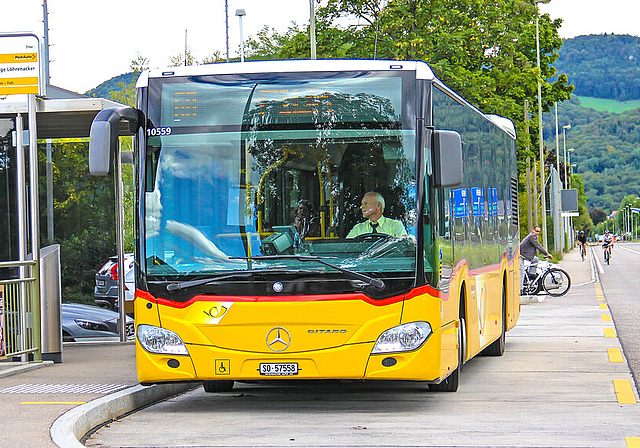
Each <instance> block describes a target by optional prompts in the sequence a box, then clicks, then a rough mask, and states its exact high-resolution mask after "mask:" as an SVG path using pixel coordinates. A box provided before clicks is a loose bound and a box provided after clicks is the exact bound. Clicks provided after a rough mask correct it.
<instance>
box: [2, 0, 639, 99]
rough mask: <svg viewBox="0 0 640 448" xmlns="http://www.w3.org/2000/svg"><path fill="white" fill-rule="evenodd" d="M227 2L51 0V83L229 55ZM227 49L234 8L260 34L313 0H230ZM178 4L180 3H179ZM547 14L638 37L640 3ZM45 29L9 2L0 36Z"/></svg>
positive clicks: (74, 85) (27, 9) (570, 32)
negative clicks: (144, 63) (175, 59)
mask: <svg viewBox="0 0 640 448" xmlns="http://www.w3.org/2000/svg"><path fill="white" fill-rule="evenodd" d="M224 3H225V2H224V0H179V1H175V0H173V1H169V0H110V1H109V2H99V1H97V0H48V9H49V29H50V31H49V41H50V44H51V47H50V59H51V64H50V74H51V83H52V84H53V85H56V86H59V87H62V88H65V89H68V90H72V91H75V92H80V93H84V92H86V91H87V90H89V89H92V88H94V87H96V86H97V85H99V84H100V83H102V82H103V81H106V80H108V79H110V78H112V77H114V76H118V75H120V74H122V73H126V72H128V71H129V67H130V63H131V61H132V60H133V59H135V58H136V57H137V56H138V55H141V56H144V57H146V58H148V59H149V60H150V65H151V66H152V67H164V66H167V65H169V63H170V58H171V56H176V55H178V54H181V53H183V52H184V45H185V30H187V44H188V47H189V49H190V51H191V52H192V54H193V55H194V56H195V57H196V58H197V59H200V60H202V59H204V58H205V57H208V56H211V55H212V54H213V53H214V52H215V51H219V52H220V53H221V54H222V55H223V56H224V55H226V49H225V15H224ZM228 5H229V51H230V54H231V57H234V56H236V55H238V54H239V42H240V27H239V20H238V17H236V16H235V11H236V9H238V8H243V9H244V10H245V12H246V16H244V18H243V35H244V38H245V40H246V38H247V37H248V36H255V35H256V33H257V32H258V31H259V30H260V29H262V28H263V27H264V26H265V25H268V26H269V27H270V28H275V29H276V30H277V31H279V32H284V31H285V30H286V29H287V28H288V27H289V26H290V25H291V23H292V22H297V23H298V24H299V25H303V24H306V23H307V22H308V20H309V1H308V0H228ZM178 6H180V8H178ZM540 10H541V12H542V13H548V14H550V15H551V17H552V18H563V19H564V24H563V27H562V28H561V29H560V36H561V37H563V38H570V37H575V36H579V35H584V34H602V33H615V34H632V35H636V36H638V35H640V21H638V16H639V14H638V13H640V2H639V1H637V0H607V1H606V2H603V1H602V0H551V2H550V3H549V4H546V5H544V4H543V5H541V6H540ZM12 31H30V32H34V33H36V34H37V35H39V36H42V35H43V34H44V31H43V24H42V0H11V1H10V0H5V1H3V6H2V11H1V13H0V33H3V32H12Z"/></svg>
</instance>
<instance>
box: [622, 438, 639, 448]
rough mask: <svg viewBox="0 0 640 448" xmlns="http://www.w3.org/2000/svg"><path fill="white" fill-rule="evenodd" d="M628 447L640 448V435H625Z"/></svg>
mask: <svg viewBox="0 0 640 448" xmlns="http://www.w3.org/2000/svg"><path fill="white" fill-rule="evenodd" d="M624 440H625V441H626V442H627V448H640V437H625V438H624Z"/></svg>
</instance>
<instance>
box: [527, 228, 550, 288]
mask: <svg viewBox="0 0 640 448" xmlns="http://www.w3.org/2000/svg"><path fill="white" fill-rule="evenodd" d="M539 234H540V226H533V228H532V229H531V233H530V234H529V235H527V236H526V237H525V239H523V240H522V242H521V243H520V257H522V264H521V266H520V285H522V284H523V283H524V271H525V263H524V261H525V260H526V261H528V262H529V263H530V265H536V264H538V257H537V256H536V253H537V252H538V251H540V252H541V253H542V254H543V255H544V257H545V258H553V257H552V256H551V254H550V253H549V252H547V251H546V249H545V248H544V247H542V244H540V242H539V241H538V235H539Z"/></svg>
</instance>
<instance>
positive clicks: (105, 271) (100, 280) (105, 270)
mask: <svg viewBox="0 0 640 448" xmlns="http://www.w3.org/2000/svg"><path fill="white" fill-rule="evenodd" d="M133 265H134V258H133V254H124V279H125V281H124V289H125V291H124V296H125V304H126V307H125V310H126V312H127V313H133V297H134V294H135V291H136V284H135V275H134V269H133ZM93 296H94V300H95V302H96V305H98V306H102V307H105V308H108V309H110V310H113V311H117V310H118V257H117V256H113V257H111V258H109V260H108V261H107V262H106V263H105V264H103V265H102V267H101V268H100V269H98V272H96V286H95V289H94V290H93Z"/></svg>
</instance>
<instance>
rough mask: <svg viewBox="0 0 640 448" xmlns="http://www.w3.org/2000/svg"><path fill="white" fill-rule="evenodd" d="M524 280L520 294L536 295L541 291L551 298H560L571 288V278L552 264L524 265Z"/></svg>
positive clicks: (542, 262) (529, 263)
mask: <svg viewBox="0 0 640 448" xmlns="http://www.w3.org/2000/svg"><path fill="white" fill-rule="evenodd" d="M524 269H525V274H524V279H523V285H522V291H521V294H525V295H536V294H539V293H540V292H542V291H545V292H546V293H547V294H549V295H550V296H553V297H562V296H563V295H565V294H566V293H568V292H569V289H570V288H571V278H570V277H569V274H568V273H567V271H565V270H564V269H562V268H560V267H558V265H555V264H553V263H549V262H546V261H538V262H537V263H531V262H530V261H526V260H525V263H524Z"/></svg>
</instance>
